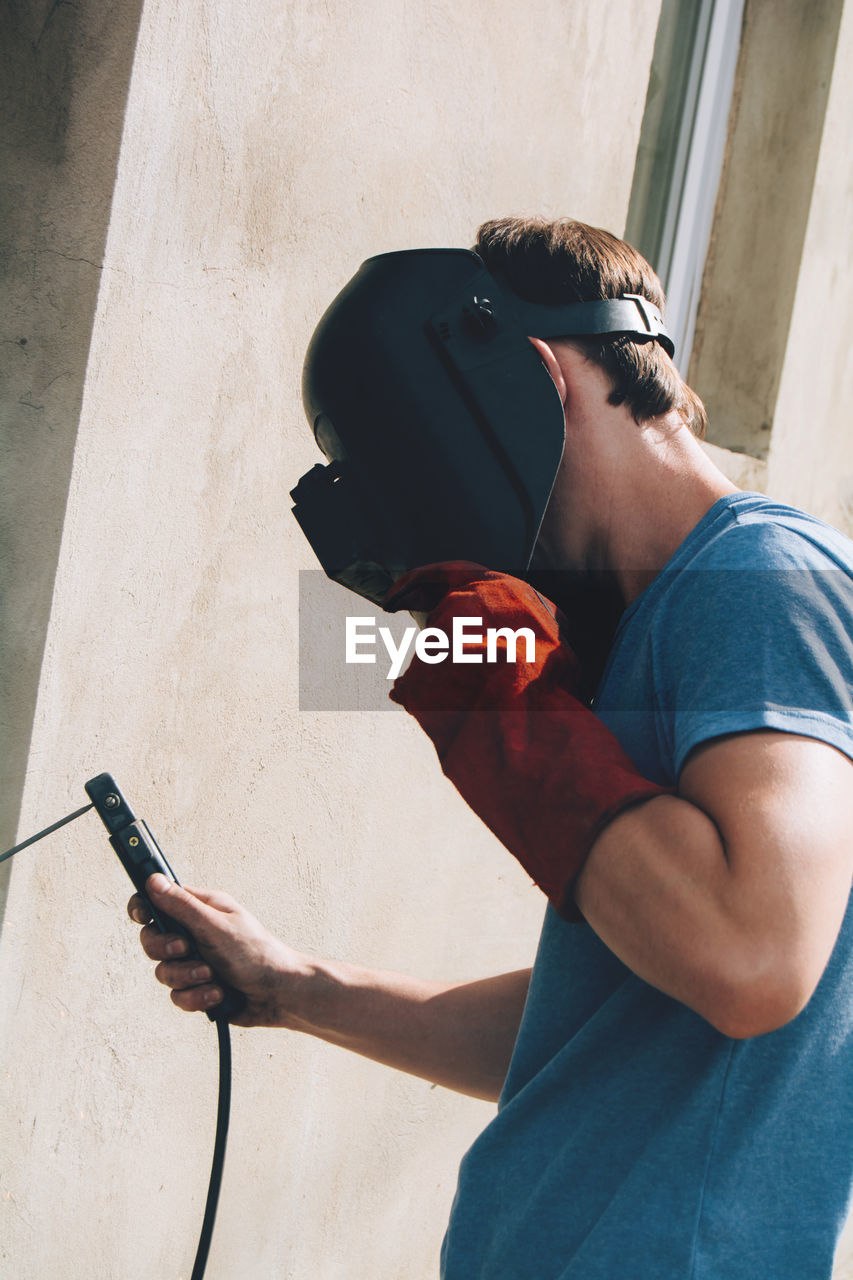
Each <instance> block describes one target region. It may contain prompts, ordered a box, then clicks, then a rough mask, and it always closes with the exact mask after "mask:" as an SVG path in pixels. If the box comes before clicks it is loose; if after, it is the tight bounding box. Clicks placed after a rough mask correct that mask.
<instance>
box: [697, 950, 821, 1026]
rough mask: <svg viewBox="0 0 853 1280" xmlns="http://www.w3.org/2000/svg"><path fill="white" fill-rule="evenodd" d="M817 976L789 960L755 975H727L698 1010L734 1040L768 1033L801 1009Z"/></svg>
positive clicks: (809, 996)
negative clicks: (791, 963)
mask: <svg viewBox="0 0 853 1280" xmlns="http://www.w3.org/2000/svg"><path fill="white" fill-rule="evenodd" d="M819 977H820V975H819V974H818V975H817V976H815V975H813V974H811V973H809V972H808V971H805V970H804V969H801V968H797V967H796V966H793V965H790V964H787V965H786V964H778V965H775V966H773V967H772V968H769V969H768V971H767V972H764V973H761V974H758V975H756V974H754V973H753V974H749V975H744V974H739V975H735V976H734V977H732V976H731V975H729V976H728V978H727V979H726V980H725V981H724V982H721V983H719V984H718V986H717V988H716V989H715V990H714V991H713V992H711V993H710V994H709V996H708V1000H707V1007H706V1008H704V1009H699V1010H698V1012H699V1013H701V1014H702V1016H703V1017H704V1018H705V1019H706V1020H707V1021H708V1022H710V1023H711V1025H712V1026H713V1027H715V1028H716V1030H717V1031H720V1032H722V1034H723V1035H724V1036H729V1037H730V1038H731V1039H733V1040H748V1039H751V1038H752V1037H753V1036H764V1035H768V1034H769V1033H770V1032H771V1031H778V1030H779V1029H780V1028H781V1027H784V1026H787V1024H788V1023H789V1022H793V1020H794V1018H796V1017H797V1015H798V1014H800V1013H802V1011H803V1009H804V1008H805V1007H806V1005H807V1004H808V1002H809V1000H810V999H811V997H812V995H813V993H814V990H815V987H816V986H817V983H818V980H819Z"/></svg>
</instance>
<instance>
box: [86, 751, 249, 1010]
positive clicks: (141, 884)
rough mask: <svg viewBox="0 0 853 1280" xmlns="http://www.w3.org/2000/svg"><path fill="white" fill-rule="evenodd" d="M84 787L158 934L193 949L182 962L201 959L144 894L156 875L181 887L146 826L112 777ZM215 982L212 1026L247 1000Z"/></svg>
mask: <svg viewBox="0 0 853 1280" xmlns="http://www.w3.org/2000/svg"><path fill="white" fill-rule="evenodd" d="M85 786H86V794H87V795H88V797H89V799H90V800H91V801H92V804H93V805H94V807H95V811H96V813H97V814H98V816H99V817H100V819H101V821H102V822H103V824H104V826H105V827H106V829H107V831H108V832H109V838H110V844H111V845H112V847H113V848H114V849H115V851H116V853H117V854H118V856H119V859H120V861H121V864H122V866H123V867H124V869H125V871H126V872H127V874H128V875H129V876H130V878H131V880H132V881H133V885H134V888H135V889H136V892H137V893H138V894H139V895H140V896H141V897H142V898H144V900H145V902H146V904H147V905H148V907H149V909H150V911H151V915H152V918H153V920H154V923H155V924H156V926H157V928H158V929H159V930H160V932H161V933H176V934H178V935H180V937H182V938H186V939H187V941H188V942H189V944H190V947H191V948H192V949H191V951H190V952H189V953H188V954H187V955H186V956H185V957H184V959H188V960H192V959H200V957H199V955H198V951H197V950H196V946H195V941H194V939H193V937H192V935H191V934H190V933H189V931H188V930H187V929H186V928H185V927H184V926H183V925H182V924H179V923H178V922H177V920H173V919H172V918H171V916H167V915H165V914H164V913H163V912H162V911H157V909H156V908H155V907H154V905H153V903H152V902H151V900H150V899H149V897H148V895H147V894H146V892H145V884H146V882H147V880H148V877H149V876H152V875H154V873H155V872H158V871H159V872H160V873H161V874H162V875H164V876H166V877H167V879H169V880H173V881H174V882H175V884H180V881H179V880H178V877H177V876H176V875H175V873H174V871H173V870H172V868H171V867H170V866H169V863H168V862H167V861H166V857H165V855H164V854H163V851H162V850H161V848H160V846H159V845H158V843H157V841H156V840H155V839H154V836H153V835H152V834H151V832H150V831H149V829H148V827H147V825H146V823H145V822H144V821H143V820H141V819H140V820H137V818H136V816H135V815H134V813H133V810H132V809H131V807H130V805H129V804H128V803H127V801H126V800H125V798H124V796H123V795H122V793H121V792H120V791H119V789H118V787H117V786H116V783H115V780H114V778H113V777H112V775H111V774H109V773H99V774H98V776H97V777H96V778H91V779H90V780H89V781H88V782H87V783H86V784H85ZM214 980H215V981H216V982H217V984H218V985H219V986H220V987H221V988H222V991H223V999H222V1001H221V1002H220V1003H219V1004H218V1005H217V1006H216V1008H215V1009H208V1010H207V1011H206V1012H207V1016H208V1018H209V1019H210V1020H211V1022H216V1021H217V1020H218V1019H219V1018H225V1019H229V1018H232V1017H234V1016H235V1015H236V1014H238V1013H240V1012H241V1010H242V1009H244V1008H245V1006H246V997H245V996H244V995H243V993H242V992H241V991H237V990H236V989H235V988H234V987H230V986H228V984H227V983H224V982H221V981H220V980H219V979H218V978H216V975H214Z"/></svg>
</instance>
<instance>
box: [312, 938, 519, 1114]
mask: <svg viewBox="0 0 853 1280" xmlns="http://www.w3.org/2000/svg"><path fill="white" fill-rule="evenodd" d="M529 981H530V970H529V969H525V970H520V971H517V972H515V973H506V974H500V975H499V976H497V977H493V978H483V979H481V980H479V981H475V982H463V983H440V982H427V981H423V980H421V979H419V978H411V977H408V976H406V975H403V974H399V973H390V972H386V971H384V970H375V969H362V968H359V967H357V966H355V965H349V964H343V963H339V962H337V961H325V960H323V961H316V960H311V961H310V962H309V966H308V968H307V970H306V972H305V975H304V978H303V984H304V985H303V995H302V998H301V999H297V1000H296V1001H294V1002H293V1006H292V1007H295V1008H296V1009H297V1010H298V1013H292V1014H291V1016H290V1017H289V1019H288V1025H289V1026H291V1027H292V1028H293V1029H294V1030H298V1031H302V1032H307V1033H308V1034H310V1035H314V1036H318V1037H319V1038H320V1039H322V1040H326V1041H328V1042H329V1043H331V1044H336V1045H340V1046H342V1047H343V1048H346V1049H351V1050H353V1051H354V1052H356V1053H360V1054H362V1055H363V1056H364V1057H368V1058H372V1059H373V1060H374V1061H376V1062H382V1063H384V1064H385V1065H386V1066H390V1067H395V1068H397V1069H398V1070H400V1071H406V1072H408V1073H409V1074H411V1075H416V1076H421V1077H422V1078H424V1079H426V1080H431V1081H433V1082H434V1083H436V1084H440V1085H443V1086H444V1087H446V1088H448V1089H455V1090H456V1091H457V1092H459V1093H466V1094H469V1095H471V1096H473V1097H476V1098H483V1099H485V1100H487V1101H490V1102H494V1101H496V1100H497V1098H498V1095H499V1094H500V1091H501V1088H502V1086H503V1082H504V1078H505V1076H506V1072H507V1068H508V1066H509V1060H510V1056H511V1054H512V1049H513V1046H514V1044H515V1039H516V1036H517V1033H518V1026H519V1023H520V1021H521V1014H522V1010H523V1008H524V1001H525V999H526V996H527V988H528V984H529Z"/></svg>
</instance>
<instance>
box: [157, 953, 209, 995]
mask: <svg viewBox="0 0 853 1280" xmlns="http://www.w3.org/2000/svg"><path fill="white" fill-rule="evenodd" d="M154 977H155V978H156V979H157V981H158V982H162V984H163V986H164V987H171V988H172V989H173V990H174V991H186V990H188V989H189V988H190V987H201V986H204V984H205V983H209V982H212V981H213V970H212V969H211V967H210V965H209V964H206V963H205V962H204V960H199V959H194V960H161V961H160V963H159V964H158V965H157V967H156V968H155V970H154Z"/></svg>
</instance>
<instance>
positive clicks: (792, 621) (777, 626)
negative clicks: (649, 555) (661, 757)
mask: <svg viewBox="0 0 853 1280" xmlns="http://www.w3.org/2000/svg"><path fill="white" fill-rule="evenodd" d="M736 532H737V534H738V535H740V536H738V537H737V538H729V539H728V540H727V545H726V558H725V560H724V561H721V558H720V556H719V555H715V554H714V552H713V549H712V550H711V552H710V554H707V555H705V556H703V557H701V558H700V559H699V560H698V561H697V562H695V563H694V564H691V565H690V566H689V567H687V568H685V569H682V570H681V571H680V572H679V577H678V581H677V583H676V584H674V585H675V587H676V589H675V590H672V591H671V592H669V593H668V604H667V607H666V608H665V609H663V610H661V615H660V617H658V618H657V619H656V621H655V627H654V636H653V643H652V661H653V667H654V671H653V675H654V685H655V698H656V703H657V707H656V713H657V716H658V723H659V725H660V726H661V727H662V729H663V733H664V736H665V737H666V738H667V739H668V741H667V744H666V745H667V748H668V750H667V754H668V755H669V758H670V761H671V765H672V770H673V776H674V777H677V776H678V774H679V773H680V771H681V768H682V766H683V764H684V762H685V760H686V759H687V756H688V755H689V754H690V752H691V751H692V750H693V749H694V748H695V747H697V746H699V745H700V743H703V742H707V741H709V740H710V739H712V738H716V737H720V736H722V735H724V734H730V733H746V732H749V731H751V730H755V729H777V730H783V731H785V732H788V733H798V734H803V735H805V736H807V737H811V738H818V739H820V740H821V741H824V742H827V743H829V744H830V745H832V746H834V747H837V748H838V749H839V750H841V751H843V752H845V753H846V754H847V755H848V756H850V757H851V758H853V576H851V575H850V573H848V572H847V571H846V570H845V569H844V568H842V567H841V566H840V565H839V564H838V563H837V562H836V561H835V560H833V559H832V557H830V556H828V555H827V554H826V553H824V552H823V551H822V550H821V549H820V548H818V547H815V546H814V545H813V544H812V543H811V542H809V541H808V539H805V538H803V537H802V536H801V535H800V534H798V533H796V532H794V531H790V530H785V529H784V528H783V529H778V528H774V527H768V526H756V527H754V528H749V527H747V528H745V529H743V530H738V531H736Z"/></svg>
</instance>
